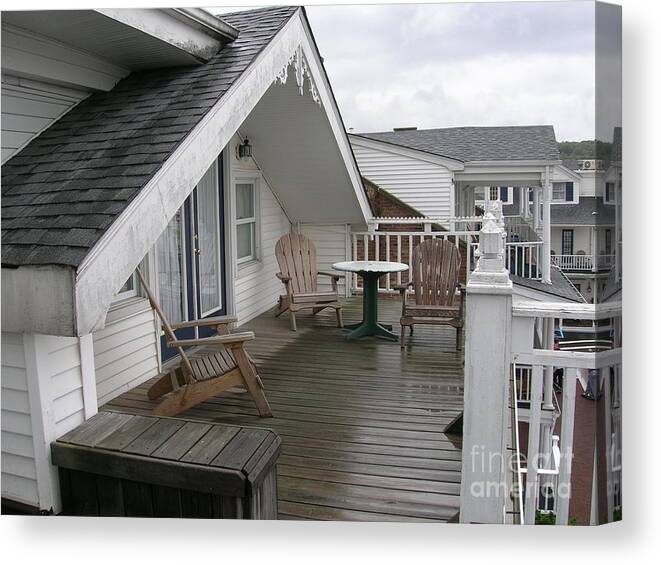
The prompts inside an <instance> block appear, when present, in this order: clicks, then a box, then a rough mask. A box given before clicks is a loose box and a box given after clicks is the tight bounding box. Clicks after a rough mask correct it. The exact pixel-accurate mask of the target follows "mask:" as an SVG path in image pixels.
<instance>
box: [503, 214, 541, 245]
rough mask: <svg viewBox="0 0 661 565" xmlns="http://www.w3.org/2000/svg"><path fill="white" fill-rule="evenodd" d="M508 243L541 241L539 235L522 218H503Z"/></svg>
mask: <svg viewBox="0 0 661 565" xmlns="http://www.w3.org/2000/svg"><path fill="white" fill-rule="evenodd" d="M503 222H504V224H505V232H506V233H507V241H540V238H539V234H538V233H537V232H536V231H535V230H534V229H533V227H532V225H531V224H530V223H529V222H528V221H527V220H525V219H524V218H522V217H521V216H503Z"/></svg>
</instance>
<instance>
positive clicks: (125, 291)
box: [114, 271, 138, 300]
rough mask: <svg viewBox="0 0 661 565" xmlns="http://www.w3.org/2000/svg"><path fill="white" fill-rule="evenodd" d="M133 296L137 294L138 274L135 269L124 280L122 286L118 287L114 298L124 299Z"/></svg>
mask: <svg viewBox="0 0 661 565" xmlns="http://www.w3.org/2000/svg"><path fill="white" fill-rule="evenodd" d="M134 296H138V275H137V274H136V273H135V271H134V272H133V273H132V274H131V276H130V277H129V278H128V279H127V280H126V282H125V283H124V286H122V288H120V289H119V292H118V293H117V295H116V296H115V298H114V300H124V299H125V298H132V297H134Z"/></svg>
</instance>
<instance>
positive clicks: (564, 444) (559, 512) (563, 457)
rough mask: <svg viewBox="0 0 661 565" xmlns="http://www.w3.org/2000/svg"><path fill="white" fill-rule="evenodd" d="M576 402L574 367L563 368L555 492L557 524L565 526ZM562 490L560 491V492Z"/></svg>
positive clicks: (567, 514)
mask: <svg viewBox="0 0 661 565" xmlns="http://www.w3.org/2000/svg"><path fill="white" fill-rule="evenodd" d="M575 402H576V368H574V367H567V368H565V374H564V379H563V383H562V424H561V438H560V473H559V475H558V492H556V493H555V500H556V519H555V523H556V524H557V525H561V526H566V525H567V523H568V521H569V497H570V494H571V491H570V489H571V467H572V465H571V463H572V454H573V449H574V409H575ZM561 491H562V492H561Z"/></svg>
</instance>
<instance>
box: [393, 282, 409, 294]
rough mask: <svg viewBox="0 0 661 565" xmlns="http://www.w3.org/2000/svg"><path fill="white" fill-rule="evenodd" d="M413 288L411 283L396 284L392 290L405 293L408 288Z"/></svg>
mask: <svg viewBox="0 0 661 565" xmlns="http://www.w3.org/2000/svg"><path fill="white" fill-rule="evenodd" d="M410 286H413V283H412V282H408V283H406V284H396V285H395V286H393V287H392V288H393V290H398V291H399V292H406V290H407V289H408V288H409V287H410Z"/></svg>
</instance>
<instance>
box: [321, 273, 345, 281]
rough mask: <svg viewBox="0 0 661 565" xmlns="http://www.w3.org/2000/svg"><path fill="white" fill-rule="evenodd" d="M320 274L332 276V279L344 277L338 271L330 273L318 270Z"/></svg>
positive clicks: (337, 279)
mask: <svg viewBox="0 0 661 565" xmlns="http://www.w3.org/2000/svg"><path fill="white" fill-rule="evenodd" d="M317 274H318V275H323V276H325V277H330V278H331V279H335V280H336V281H339V280H340V279H341V278H342V275H338V274H337V273H329V272H328V271H317Z"/></svg>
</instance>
